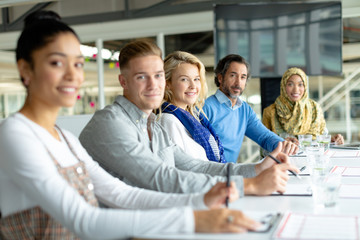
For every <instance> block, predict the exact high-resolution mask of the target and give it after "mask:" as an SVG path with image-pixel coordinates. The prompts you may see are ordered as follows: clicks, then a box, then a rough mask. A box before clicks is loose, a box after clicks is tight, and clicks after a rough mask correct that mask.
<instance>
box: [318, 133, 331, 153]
mask: <svg viewBox="0 0 360 240" xmlns="http://www.w3.org/2000/svg"><path fill="white" fill-rule="evenodd" d="M316 141H317V143H318V144H319V146H321V147H324V151H327V150H328V149H329V148H330V142H331V135H319V136H316Z"/></svg>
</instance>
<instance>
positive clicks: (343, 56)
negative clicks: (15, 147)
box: [0, 0, 360, 162]
mask: <svg viewBox="0 0 360 240" xmlns="http://www.w3.org/2000/svg"><path fill="white" fill-rule="evenodd" d="M283 2H285V1H277V0H270V1H266V0H262V1H256V0H252V1H250V0H248V1H243V0H237V1H236V0H233V1H230V0H221V1H211V0H103V1H98V0H76V1H74V0H54V1H39V0H37V1H36V0H0V8H1V12H0V16H1V17H0V119H1V118H6V117H7V116H9V115H10V114H11V113H13V112H15V111H16V110H17V109H19V108H20V107H21V106H22V104H23V101H24V98H25V89H24V87H23V86H22V84H21V82H20V80H19V76H18V73H17V70H16V64H15V54H14V49H15V45H16V41H17V38H18V35H19V33H20V30H21V29H22V22H23V21H22V20H23V18H24V17H25V16H26V15H28V14H29V13H31V12H33V11H36V10H40V9H46V10H53V11H56V12H57V13H59V14H60V15H61V16H62V17H63V20H64V21H65V22H67V23H68V24H70V25H71V26H72V27H73V28H74V29H75V30H76V32H77V33H78V34H79V36H80V39H81V41H82V52H83V54H84V55H85V57H86V64H85V79H86V81H85V83H84V84H83V87H82V89H81V91H80V94H79V96H78V102H77V104H76V105H75V107H74V108H71V109H62V111H61V113H60V115H61V116H60V117H59V124H60V125H62V126H63V127H65V128H69V130H72V131H73V132H74V133H75V134H78V133H79V132H80V131H81V126H82V125H83V124H85V123H86V122H87V121H88V119H89V117H91V114H93V113H94V112H95V111H96V110H97V109H101V108H103V107H104V106H105V105H107V104H110V103H112V101H113V100H114V99H115V97H116V96H117V95H119V94H122V89H121V87H120V84H119V83H118V80H117V79H118V78H117V75H118V74H119V66H118V64H117V58H118V55H119V49H120V48H122V46H123V45H124V44H126V43H128V42H129V41H132V40H134V39H139V38H149V39H153V40H154V41H155V42H156V43H157V44H158V45H159V47H160V48H162V49H163V54H164V56H166V55H167V54H169V53H171V52H173V51H175V50H182V51H187V52H190V53H192V54H195V55H196V56H197V57H199V59H200V60H201V61H202V62H203V63H204V65H205V67H206V71H207V82H208V86H209V93H208V95H211V94H213V93H214V92H215V91H216V86H215V84H214V78H213V69H214V65H215V64H216V63H217V60H218V59H219V58H221V57H222V56H221V54H223V55H224V54H226V51H235V52H236V53H238V54H240V55H242V56H244V57H245V58H246V59H247V60H248V61H250V64H251V65H252V67H253V68H254V69H253V75H254V76H253V77H252V78H251V79H250V81H249V82H248V84H247V87H246V90H245V92H244V94H243V96H242V98H243V99H244V100H245V101H247V102H248V103H249V104H250V105H251V106H252V107H253V109H254V110H255V112H256V113H257V115H258V117H259V118H261V114H262V108H264V106H263V105H264V104H265V102H266V98H267V96H266V92H267V93H269V92H270V91H269V89H270V88H271V86H272V85H274V84H273V83H272V82H271V81H275V84H276V82H277V81H278V77H279V76H278V75H280V76H281V74H282V73H283V72H284V71H285V70H286V67H288V66H290V65H292V64H293V65H301V66H297V67H303V68H305V69H304V70H305V71H306V72H307V74H308V75H309V96H310V97H311V98H312V99H314V100H316V101H318V102H319V103H320V104H321V106H322V108H323V110H324V113H325V119H326V122H327V128H328V130H329V132H330V134H331V133H341V134H343V135H344V136H345V140H346V142H357V141H360V85H359V83H360V1H359V0H342V1H332V2H331V1H309V0H308V1H289V0H288V1H286V2H287V4H293V3H297V4H303V5H304V6H310V8H311V7H312V8H313V9H312V10H306V7H304V9H305V10H304V11H303V12H300V13H299V12H298V13H291V9H290V8H289V6H286V5H287V4H282V3H283ZM334 2H335V3H339V4H338V5H337V6H332V5H331V6H330V8H329V9H330V10H328V11H322V12H319V11H318V9H319V8H320V7H321V8H322V7H324V6H325V7H326V6H328V4H331V3H334ZM260 3H261V4H260ZM219 4H236V5H239V4H240V5H239V6H240V8H239V9H237V10H236V11H238V15H239V16H240V18H239V19H236V20H234V19H231V20H230V21H231V22H228V23H227V24H226V26H228V27H225V28H221V27H222V26H224V24H223V23H224V22H226V20H223V19H221V17H222V16H223V15H221V14H223V13H221V12H217V13H216V14H215V13H214V10H215V8H214V6H218V5H219ZM241 4H243V6H247V7H252V8H251V9H250V10H249V9H245V8H244V7H241ZM256 4H260V5H256ZM264 4H269V6H270V5H272V6H274V4H275V8H274V9H277V12H274V11H275V10H272V11H270V10H269V8H265V7H264ZM276 4H278V5H276ZM307 4H308V5H307ZM309 4H310V5H309ZM311 4H312V5H311ZM314 4H320V5H314ZM314 7H315V10H314ZM296 8H297V9H301V8H299V7H296ZM337 8H339V11H337V10H336V9H337ZM244 9H245V10H244ZM307 11H308V12H307ZM270 12H271V13H272V14H270V15H269V13H270ZM286 12H290V15H287V16H284V14H285V13H286ZM225 13H227V12H226V11H225ZM235 13H236V12H235ZM226 15H227V14H225V16H226ZM241 16H242V17H243V18H241ZM314 16H315V17H314ZM285 17H286V20H284V19H285ZM327 18H331V19H336V18H339V19H340V21H337V24H339V23H340V25H339V27H338V34H337V35H336V34H335V35H334V33H333V32H332V33H330V31H333V29H334V25H336V24H326V23H325V22H324V19H327ZM215 20H216V21H215ZM265 20H267V21H266V22H265ZM284 22H285V25H287V26H289V27H290V30H286V31H287V32H288V33H289V34H288V37H287V39H288V40H289V39H290V40H291V39H293V40H292V41H290V42H286V43H284V45H281V42H280V44H279V43H276V41H275V40H276V39H284V38H282V36H284V35H281V32H284V31H283V30H279V29H280V28H281V24H284ZM314 23H315V25H316V26H320V28H318V30H317V31H318V32H319V33H320V34H319V37H318V38H316V39H315V40H316V41H313V40H311V36H313V35H314V34H313V33H314V31H316V30H314V28H313V27H311V26H310V27H309V25H311V24H314ZM279 26H280V28H279ZM215 29H216V31H215ZM331 29H332V30H331ZM233 30H234V31H236V32H237V33H235V35H236V38H235V40H236V43H235V44H234V41H229V40H226V39H228V37H229V36H232V35H234V31H233ZM259 30H264V31H263V32H262V33H260V34H258V35H261V36H262V37H261V38H259V39H258V40H256V39H254V38H253V36H255V35H257V33H258V32H259ZM246 31H247V32H246ZM239 32H240V33H239ZM274 33H275V34H274ZM290 33H291V34H290ZM246 34H248V35H246ZM243 35H245V36H248V40H247V41H248V42H246V41H244V39H241V36H243ZM224 36H225V37H224ZM249 36H250V37H249ZM289 36H290V37H289ZM222 37H224V39H225V40H224V39H222ZM338 38H339V41H338ZM274 39H275V40H274ZM301 39H305V40H306V39H307V40H306V41H308V43H310V45H309V44H308V45H307V44H306V43H305V44H304V43H303V42H302V41H300V40H301ZM309 39H310V40H309ZM321 41H322V45H321V44H320V45H319V44H318V42H321ZM337 42H340V46H337ZM221 47H223V49H222V48H221ZM285 48H289V49H290V53H288V54H286V53H283V54H285V55H286V56H287V57H289V56H290V58H289V59H286V58H285V57H284V58H282V57H279V56H278V55H277V54H278V53H281V52H282V51H283V50H284V49H285ZM319 48H320V49H321V50H319V51H318V49H319ZM260 49H261V50H264V51H265V52H264V53H260ZM244 50H245V52H241V51H244ZM251 50H259V52H256V51H255V53H254V52H251ZM323 50H324V51H325V50H328V52H329V53H325V54H329V56H330V55H335V56H337V57H338V58H339V59H340V61H339V62H336V61H335V62H332V61H327V60H329V58H327V57H326V55H325V56H318V57H319V59H322V61H323V62H322V63H320V62H321V61H320V60H319V61H314V56H310V57H309V56H306V55H305V54H303V53H305V52H306V53H314V52H317V51H318V52H321V53H323ZM100 53H101V54H100ZM255 55H259V56H260V60H258V61H254V56H255ZM285 55H284V56H285ZM291 56H293V57H292V58H291ZM272 59H275V60H272ZM285 59H286V61H285ZM299 59H300V61H296V60H299ZM301 59H302V60H301ZM312 60H313V61H312ZM292 61H293V62H292ZM306 63H307V64H310V65H306ZM264 64H265V65H264ZM319 64H320V65H321V66H322V67H321V66H320V67H319V66H317V65H319ZM314 69H315V70H314ZM316 69H317V70H316ZM274 94H275V93H272V92H270V94H268V95H270V98H272V97H274V99H275V98H276V97H277V96H275V95H274ZM268 97H269V96H268ZM267 101H268V100H267ZM77 124H78V125H77ZM258 158H259V149H258V146H257V145H256V144H255V143H253V142H252V141H251V140H249V139H245V143H243V147H242V150H241V153H240V155H239V161H240V162H244V161H246V160H247V161H254V160H257V159H258Z"/></svg>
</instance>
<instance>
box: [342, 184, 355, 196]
mask: <svg viewBox="0 0 360 240" xmlns="http://www.w3.org/2000/svg"><path fill="white" fill-rule="evenodd" d="M339 197H341V198H360V184H341V185H340V189H339Z"/></svg>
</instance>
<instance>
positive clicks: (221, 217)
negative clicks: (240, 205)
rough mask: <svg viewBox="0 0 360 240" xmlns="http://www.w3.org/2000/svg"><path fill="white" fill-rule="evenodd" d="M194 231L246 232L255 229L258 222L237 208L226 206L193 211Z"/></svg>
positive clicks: (258, 224)
mask: <svg viewBox="0 0 360 240" xmlns="http://www.w3.org/2000/svg"><path fill="white" fill-rule="evenodd" d="M194 217H195V232H206V233H220V232H246V231H247V230H256V228H257V227H259V226H260V223H258V222H256V221H254V220H252V219H251V218H249V217H247V216H246V215H245V214H244V213H242V212H241V211H238V210H230V209H228V208H221V209H212V210H208V211H194Z"/></svg>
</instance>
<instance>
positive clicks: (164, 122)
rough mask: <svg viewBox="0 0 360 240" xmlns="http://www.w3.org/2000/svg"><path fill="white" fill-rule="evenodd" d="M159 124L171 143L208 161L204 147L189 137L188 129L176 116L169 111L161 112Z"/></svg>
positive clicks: (193, 155)
mask: <svg viewBox="0 0 360 240" xmlns="http://www.w3.org/2000/svg"><path fill="white" fill-rule="evenodd" d="M160 125H161V126H162V127H163V128H164V129H165V130H166V133H167V134H168V135H169V136H170V137H171V140H172V141H173V143H175V144H176V145H178V146H179V147H180V148H181V149H183V150H184V152H186V153H187V154H188V155H190V156H192V157H194V158H197V159H201V160H204V161H209V160H208V158H207V156H206V152H205V149H204V148H203V147H202V146H201V145H200V144H199V143H197V142H196V141H195V140H194V139H193V138H192V137H191V135H190V133H189V131H188V130H187V129H186V128H185V126H184V125H183V124H182V123H181V122H180V120H179V119H178V118H177V117H176V116H174V115H173V114H170V113H162V114H161V117H160Z"/></svg>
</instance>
